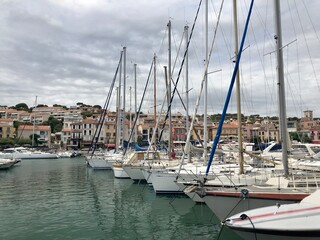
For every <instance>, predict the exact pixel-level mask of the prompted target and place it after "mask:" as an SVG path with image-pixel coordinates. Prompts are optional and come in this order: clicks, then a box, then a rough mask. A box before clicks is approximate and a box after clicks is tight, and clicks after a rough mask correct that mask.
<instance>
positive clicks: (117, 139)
mask: <svg viewBox="0 0 320 240" xmlns="http://www.w3.org/2000/svg"><path fill="white" fill-rule="evenodd" d="M119 89H120V88H119V87H116V92H117V101H116V102H117V103H116V105H117V107H116V109H117V131H116V151H118V150H119V122H120V121H119V111H120V108H119V100H120V98H119Z"/></svg>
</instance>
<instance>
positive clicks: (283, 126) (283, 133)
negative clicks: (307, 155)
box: [274, 0, 289, 177]
mask: <svg viewBox="0 0 320 240" xmlns="http://www.w3.org/2000/svg"><path fill="white" fill-rule="evenodd" d="M274 10H275V20H276V21H275V22H276V35H275V40H276V52H277V62H278V82H277V85H278V94H279V112H280V116H279V120H280V121H279V122H280V142H281V145H282V164H283V168H284V176H285V177H288V176H289V169H288V138H287V114H286V112H287V110H286V102H285V101H286V96H285V84H284V73H283V52H282V29H281V16H280V12H281V10H280V1H279V0H275V1H274Z"/></svg>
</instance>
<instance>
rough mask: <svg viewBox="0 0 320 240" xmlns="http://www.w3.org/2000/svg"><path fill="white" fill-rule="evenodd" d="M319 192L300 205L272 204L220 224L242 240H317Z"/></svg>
mask: <svg viewBox="0 0 320 240" xmlns="http://www.w3.org/2000/svg"><path fill="white" fill-rule="evenodd" d="M319 199H320V190H317V191H316V192H314V193H312V194H311V195H310V196H308V197H305V198H304V199H303V200H301V202H300V203H295V204H284V205H282V204H274V205H273V206H269V207H263V208H257V209H253V210H249V211H245V212H240V213H237V214H235V215H234V216H231V217H229V218H228V219H226V220H225V221H224V222H223V224H225V226H227V227H228V228H230V229H232V230H234V231H235V232H236V233H237V234H238V235H239V236H240V237H242V238H243V239H260V240H288V239H290V240H304V239H312V240H316V239H320V226H319V221H320V201H319Z"/></svg>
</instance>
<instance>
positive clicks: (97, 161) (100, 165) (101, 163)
mask: <svg viewBox="0 0 320 240" xmlns="http://www.w3.org/2000/svg"><path fill="white" fill-rule="evenodd" d="M121 61H122V52H121V55H120V60H119V63H118V66H117V69H116V72H115V75H114V77H113V81H112V83H111V86H110V89H109V92H108V96H107V98H106V101H105V104H104V107H103V109H104V110H103V111H102V113H101V115H100V118H99V121H98V124H96V130H95V133H94V137H93V138H92V141H91V147H90V149H89V151H88V153H89V155H87V156H86V162H87V165H88V166H89V167H91V168H93V169H99V170H102V169H106V170H111V168H112V164H114V163H115V162H116V160H117V159H118V157H119V155H117V154H116V153H114V152H113V151H108V152H105V151H102V152H97V151H96V146H97V144H98V139H99V136H100V133H101V130H102V127H103V125H104V122H105V118H106V115H107V110H108V106H109V103H110V99H111V96H112V91H113V88H114V84H115V81H116V78H117V74H118V71H119V68H120V64H121ZM90 150H91V153H90ZM120 157H121V156H120Z"/></svg>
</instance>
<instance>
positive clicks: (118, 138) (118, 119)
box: [116, 51, 123, 151]
mask: <svg viewBox="0 0 320 240" xmlns="http://www.w3.org/2000/svg"><path fill="white" fill-rule="evenodd" d="M122 55H123V51H121V58H120V67H119V87H118V88H117V134H116V151H118V150H119V145H120V138H121V134H120V131H121V119H120V116H121V113H120V112H121V101H120V96H121V77H122V74H121V72H122Z"/></svg>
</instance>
